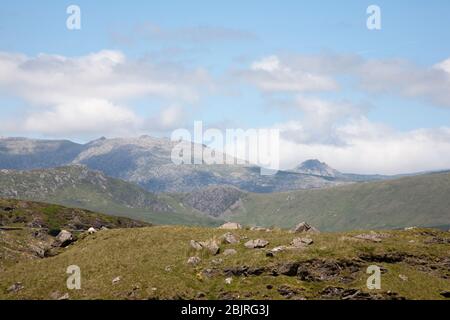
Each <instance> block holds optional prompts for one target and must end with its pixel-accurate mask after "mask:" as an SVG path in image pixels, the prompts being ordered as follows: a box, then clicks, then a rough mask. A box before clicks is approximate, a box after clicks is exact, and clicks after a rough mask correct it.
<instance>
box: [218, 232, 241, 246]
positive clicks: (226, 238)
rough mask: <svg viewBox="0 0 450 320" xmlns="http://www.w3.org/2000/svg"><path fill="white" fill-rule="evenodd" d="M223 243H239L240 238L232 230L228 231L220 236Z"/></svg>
mask: <svg viewBox="0 0 450 320" xmlns="http://www.w3.org/2000/svg"><path fill="white" fill-rule="evenodd" d="M220 239H221V240H222V242H223V243H227V244H236V243H239V238H238V237H237V236H235V235H234V234H232V233H231V232H227V233H225V234H224V235H222V236H221V237H220Z"/></svg>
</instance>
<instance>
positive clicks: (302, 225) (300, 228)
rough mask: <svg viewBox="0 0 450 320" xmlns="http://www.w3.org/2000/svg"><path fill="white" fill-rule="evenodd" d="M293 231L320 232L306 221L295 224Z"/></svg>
mask: <svg viewBox="0 0 450 320" xmlns="http://www.w3.org/2000/svg"><path fill="white" fill-rule="evenodd" d="M292 232H294V233H303V232H308V233H319V232H320V231H319V230H318V229H316V228H314V227H312V226H310V225H309V224H307V223H306V222H300V223H299V224H298V225H296V226H295V228H294V229H293V230H292Z"/></svg>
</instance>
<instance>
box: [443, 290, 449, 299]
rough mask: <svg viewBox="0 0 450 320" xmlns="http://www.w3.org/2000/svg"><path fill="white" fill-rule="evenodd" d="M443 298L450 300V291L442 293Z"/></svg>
mask: <svg viewBox="0 0 450 320" xmlns="http://www.w3.org/2000/svg"><path fill="white" fill-rule="evenodd" d="M441 296H443V297H444V298H447V299H448V298H450V291H442V292H441Z"/></svg>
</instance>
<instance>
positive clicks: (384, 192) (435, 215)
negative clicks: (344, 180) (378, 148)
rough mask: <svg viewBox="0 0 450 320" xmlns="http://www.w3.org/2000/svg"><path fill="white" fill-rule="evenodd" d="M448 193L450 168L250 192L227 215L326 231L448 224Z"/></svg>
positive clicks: (243, 220) (250, 221)
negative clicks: (290, 189) (364, 180)
mask: <svg viewBox="0 0 450 320" xmlns="http://www.w3.org/2000/svg"><path fill="white" fill-rule="evenodd" d="M449 193H450V174H449V173H439V174H427V175H420V176H415V177H406V178H401V179H397V180H389V181H378V182H368V183H357V184H352V185H348V186H340V187H333V188H327V189H320V190H300V191H294V192H285V193H273V194H251V193H250V194H248V195H247V196H246V197H244V199H243V201H242V205H241V207H240V208H239V209H237V210H235V212H233V214H231V215H229V216H228V217H226V218H227V219H230V220H233V221H238V222H241V223H243V224H255V225H261V226H270V225H278V226H281V227H285V228H291V227H292V226H294V225H295V224H297V223H298V222H299V221H308V222H309V223H311V224H312V225H314V226H316V227H317V228H319V229H320V230H323V231H346V230H355V229H394V228H403V227H408V226H423V227H438V226H442V227H445V226H448V225H449V224H450V209H449V208H450V197H448V194H449ZM447 229H448V228H447Z"/></svg>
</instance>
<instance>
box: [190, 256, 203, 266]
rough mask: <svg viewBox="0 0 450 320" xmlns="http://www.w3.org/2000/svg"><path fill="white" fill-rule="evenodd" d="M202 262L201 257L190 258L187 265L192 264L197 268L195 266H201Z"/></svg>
mask: <svg viewBox="0 0 450 320" xmlns="http://www.w3.org/2000/svg"><path fill="white" fill-rule="evenodd" d="M200 261H202V260H201V259H200V258H199V257H190V258H189V259H188V260H187V264H190V265H191V266H195V265H197V264H199V263H200Z"/></svg>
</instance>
